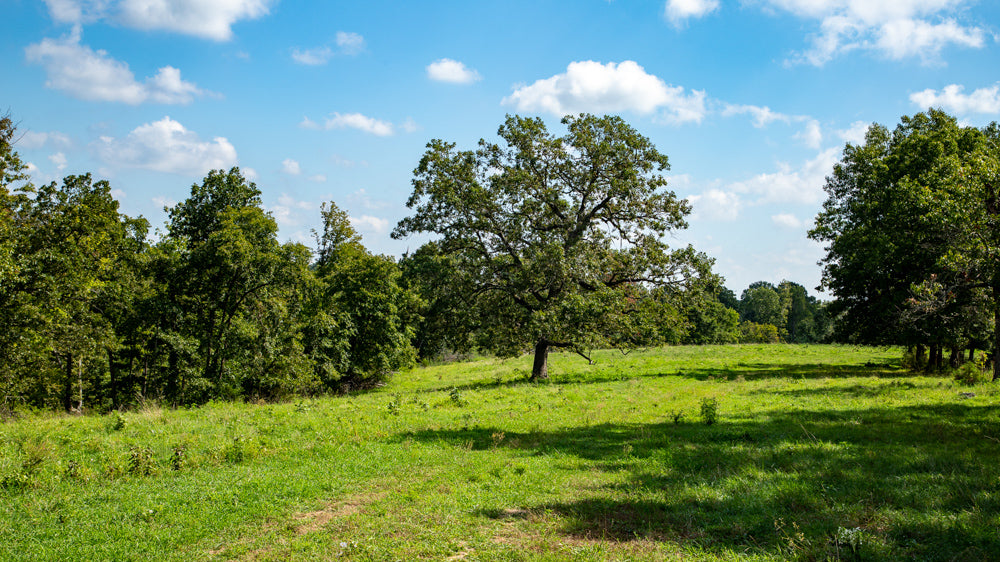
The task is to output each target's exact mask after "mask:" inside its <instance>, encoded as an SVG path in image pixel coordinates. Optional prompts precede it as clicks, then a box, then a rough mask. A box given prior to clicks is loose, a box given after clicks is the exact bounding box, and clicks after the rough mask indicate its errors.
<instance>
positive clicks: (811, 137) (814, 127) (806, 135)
mask: <svg viewBox="0 0 1000 562" xmlns="http://www.w3.org/2000/svg"><path fill="white" fill-rule="evenodd" d="M794 138H796V139H798V140H800V141H802V144H804V145H806V146H807V147H809V148H812V149H813V150H819V147H820V146H821V145H822V144H823V130H822V129H821V128H820V126H819V121H817V120H815V119H810V120H808V121H806V128H805V129H803V130H802V131H800V132H798V133H796V134H795V137H794Z"/></svg>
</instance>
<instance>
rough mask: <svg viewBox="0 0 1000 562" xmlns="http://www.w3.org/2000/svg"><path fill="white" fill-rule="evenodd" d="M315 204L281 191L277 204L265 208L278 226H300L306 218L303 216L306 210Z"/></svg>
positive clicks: (311, 208)
mask: <svg viewBox="0 0 1000 562" xmlns="http://www.w3.org/2000/svg"><path fill="white" fill-rule="evenodd" d="M315 209H316V205H315V204H313V203H312V202H311V201H300V200H298V199H296V198H294V197H292V196H291V195H288V194H287V193H282V194H281V196H280V197H278V204H277V205H272V206H270V207H268V208H267V210H268V211H270V212H271V215H272V216H273V217H274V220H275V222H277V223H278V226H280V227H289V226H300V225H302V224H303V223H304V222H306V221H307V220H308V219H307V218H306V217H304V216H303V215H304V214H305V212H306V211H313V210H315Z"/></svg>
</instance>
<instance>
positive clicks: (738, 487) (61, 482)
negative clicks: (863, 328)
mask: <svg viewBox="0 0 1000 562" xmlns="http://www.w3.org/2000/svg"><path fill="white" fill-rule="evenodd" d="M900 356H901V352H900V351H899V350H896V349H873V348H856V347H837V346H790V345H774V346H707V347H675V348H663V349H655V350H647V351H636V352H633V353H631V354H629V355H627V356H623V355H621V354H618V353H617V352H601V353H597V354H596V357H595V359H596V362H595V364H594V365H587V364H586V362H585V361H583V360H581V359H580V358H579V357H577V356H575V355H564V354H555V355H553V356H552V358H551V366H550V371H551V373H552V380H551V382H549V383H546V384H532V383H529V382H527V381H526V375H527V372H528V370H529V369H530V358H527V357H525V358H521V359H518V360H512V361H499V360H481V361H475V362H470V363H460V364H452V365H441V366H434V367H427V368H422V369H416V370H413V371H409V372H405V373H400V374H398V375H397V376H396V377H395V378H394V379H393V381H392V382H391V384H389V385H388V386H386V387H384V388H381V389H379V390H377V391H374V392H370V393H366V394H360V395H352V396H345V397H331V398H323V399H317V400H303V401H299V402H294V403H288V404H275V405H257V404H209V405H206V406H204V407H201V408H193V409H183V410H176V411H172V410H165V409H159V408H156V407H150V408H147V409H145V410H142V411H136V412H129V413H124V414H120V415H119V414H112V415H110V416H103V417H102V416H85V417H68V416H63V415H51V414H44V415H43V414H34V415H28V416H25V417H23V418H22V419H19V420H16V421H11V422H7V423H3V424H0V559H2V560H7V559H17V560H66V559H80V560H148V559H163V560H230V559H236V560H286V559H300V560H312V559H334V558H336V559H348V560H411V559H420V558H423V559H430V560H446V559H452V560H461V559H464V560H580V559H582V560H635V559H648V560H662V559H673V558H683V559H702V560H789V559H801V560H826V559H834V560H838V559H839V560H881V559H920V560H990V559H996V558H997V557H998V556H1000V535H998V533H997V528H1000V412H998V410H997V407H996V406H997V398H998V396H1000V389H998V387H996V386H994V385H992V384H987V385H980V386H973V387H966V386H960V385H958V384H957V383H954V382H953V381H952V380H951V379H950V378H947V377H937V378H934V377H923V376H913V375H911V374H909V373H907V372H904V371H902V370H901V369H900V368H899V357H900ZM963 392H973V393H975V396H973V397H969V398H967V397H964V396H962V395H961V393H963ZM713 401H714V404H715V406H714V407H713V406H711V404H712V403H713ZM703 408H704V410H705V414H711V413H713V412H714V414H715V417H716V419H715V423H712V424H711V425H708V424H706V423H704V421H705V420H704V418H703V414H702V412H703Z"/></svg>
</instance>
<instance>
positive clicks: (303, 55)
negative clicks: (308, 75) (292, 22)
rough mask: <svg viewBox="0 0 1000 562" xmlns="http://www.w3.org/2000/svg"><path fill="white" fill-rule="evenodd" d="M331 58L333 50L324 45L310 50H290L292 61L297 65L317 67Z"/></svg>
mask: <svg viewBox="0 0 1000 562" xmlns="http://www.w3.org/2000/svg"><path fill="white" fill-rule="evenodd" d="M331 58H333V49H331V48H330V47H328V46H326V45H324V46H322V47H313V48H312V49H298V48H296V49H292V60H294V61H295V62H297V63H299V64H305V65H308V66H318V65H321V64H326V63H327V61H329V60H330V59H331Z"/></svg>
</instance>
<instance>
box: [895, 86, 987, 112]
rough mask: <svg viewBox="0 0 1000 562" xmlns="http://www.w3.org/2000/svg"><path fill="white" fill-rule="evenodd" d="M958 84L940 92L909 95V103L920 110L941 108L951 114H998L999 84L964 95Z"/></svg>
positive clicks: (930, 91) (928, 90) (930, 90)
mask: <svg viewBox="0 0 1000 562" xmlns="http://www.w3.org/2000/svg"><path fill="white" fill-rule="evenodd" d="M964 90H965V87H964V86H961V85H959V84H951V85H949V86H945V87H944V88H943V89H942V90H941V91H937V90H932V89H930V88H928V89H926V90H924V91H922V92H914V93H912V94H910V101H911V102H913V103H914V104H916V105H918V106H919V107H920V108H921V109H927V108H930V107H936V108H941V109H944V110H946V111H950V112H952V113H959V114H962V115H966V114H969V113H987V114H990V113H1000V84H994V85H993V86H990V87H987V88H979V89H977V90H975V91H973V92H972V93H971V94H966V93H964Z"/></svg>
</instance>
